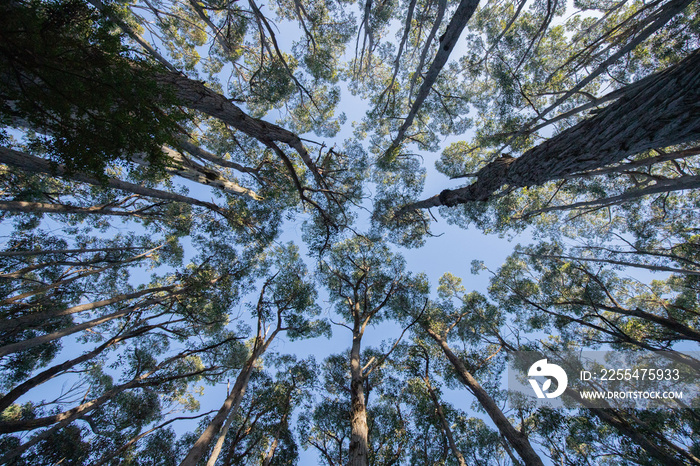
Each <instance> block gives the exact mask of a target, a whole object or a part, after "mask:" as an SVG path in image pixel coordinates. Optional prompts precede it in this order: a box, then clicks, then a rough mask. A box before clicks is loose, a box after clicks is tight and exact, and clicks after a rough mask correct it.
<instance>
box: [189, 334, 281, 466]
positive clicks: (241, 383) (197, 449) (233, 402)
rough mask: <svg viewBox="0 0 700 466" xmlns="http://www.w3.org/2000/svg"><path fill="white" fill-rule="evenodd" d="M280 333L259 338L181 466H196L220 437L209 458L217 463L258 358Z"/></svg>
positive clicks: (211, 461)
mask: <svg viewBox="0 0 700 466" xmlns="http://www.w3.org/2000/svg"><path fill="white" fill-rule="evenodd" d="M278 331H279V330H275V331H274V332H273V333H272V334H271V335H270V337H269V338H268V339H267V341H264V342H263V341H262V338H261V337H258V338H259V339H258V342H257V343H258V344H257V345H256V346H255V348H254V349H253V352H252V353H251V355H250V357H249V358H248V360H247V361H246V363H245V365H244V366H243V369H241V372H240V373H239V374H238V377H237V378H236V383H235V384H234V385H233V388H232V389H231V393H230V394H229V396H228V397H227V398H226V400H225V401H224V404H223V405H222V406H221V408H220V409H219V411H218V412H217V413H216V416H214V419H212V420H211V422H210V423H209V425H208V426H207V428H206V429H204V432H202V435H200V436H199V438H198V439H197V441H196V442H195V443H194V445H193V446H192V448H191V449H190V451H189V452H188V453H187V456H186V457H185V459H184V460H182V462H181V463H180V466H196V465H197V464H198V463H199V461H200V460H201V459H202V457H203V456H204V453H206V451H207V449H208V448H209V445H210V444H211V442H212V441H213V440H214V437H215V436H217V435H218V439H217V442H216V444H215V445H214V449H213V451H212V453H211V455H210V456H209V460H208V461H207V464H210V463H211V464H214V463H215V462H216V460H217V458H218V457H219V454H220V453H221V448H222V447H223V444H224V440H225V439H226V434H227V433H228V430H229V428H230V427H231V423H232V422H233V419H234V417H235V415H236V413H237V411H238V407H239V406H240V404H241V400H242V399H243V395H244V394H245V390H246V388H247V387H248V381H249V380H250V375H251V374H252V373H253V369H254V368H255V364H256V362H257V360H258V358H259V357H260V356H261V355H262V354H263V353H264V352H265V350H267V347H268V346H269V345H270V342H272V340H273V339H274V337H275V335H276V334H277V332H278Z"/></svg>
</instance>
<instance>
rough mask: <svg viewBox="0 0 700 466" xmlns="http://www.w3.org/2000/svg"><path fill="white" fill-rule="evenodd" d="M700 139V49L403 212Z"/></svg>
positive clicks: (529, 183) (483, 196)
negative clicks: (555, 132)
mask: <svg viewBox="0 0 700 466" xmlns="http://www.w3.org/2000/svg"><path fill="white" fill-rule="evenodd" d="M698 139H700V50H696V51H694V52H693V53H691V54H690V55H689V56H688V57H686V58H685V59H684V60H683V61H681V62H680V63H678V64H677V65H674V66H672V67H670V68H668V69H666V70H664V71H662V72H659V73H656V74H655V75H654V78H653V79H649V80H648V81H647V84H646V86H644V87H641V88H638V87H635V88H632V90H630V92H626V93H623V94H622V97H620V98H619V99H617V100H616V101H615V102H613V103H612V104H610V105H608V106H607V107H606V108H605V109H603V110H602V111H601V112H600V113H598V114H597V115H596V116H594V117H592V118H589V119H587V120H584V121H582V122H580V123H579V124H577V125H575V126H573V127H571V128H569V129H567V130H565V131H562V132H561V133H559V134H558V135H556V136H554V137H553V138H551V139H549V140H547V141H545V142H543V143H542V144H540V145H538V146H537V147H534V148H532V149H530V150H528V151H527V152H525V153H524V154H523V155H521V156H520V157H518V158H512V157H501V158H499V159H497V160H495V161H493V162H491V163H489V164H488V165H487V166H485V167H484V168H482V169H481V170H480V171H479V172H478V173H477V174H476V177H477V179H476V181H475V182H474V183H472V184H471V185H469V186H466V187H464V188H459V189H446V190H444V191H442V192H441V193H440V194H439V195H437V196H433V197H431V198H429V199H426V200H424V201H420V202H417V203H414V204H410V205H407V206H405V207H404V208H403V209H401V213H403V212H408V211H412V210H415V209H425V208H429V207H436V206H447V207H451V206H455V205H458V204H465V203H468V202H474V201H487V200H489V199H490V198H491V196H493V195H494V194H495V193H496V192H497V191H498V190H499V189H500V188H501V187H502V186H505V185H509V186H511V187H525V186H537V185H541V184H543V183H545V182H547V181H552V180H558V179H562V178H565V177H568V176H570V175H572V174H576V173H583V172H587V171H590V170H594V169H597V168H601V167H605V166H608V165H610V164H613V163H617V162H619V161H621V160H623V159H624V158H625V157H629V156H631V155H635V154H638V153H640V152H643V151H645V150H648V149H652V148H658V147H668V146H673V145H676V144H683V143H689V142H693V141H696V140H698Z"/></svg>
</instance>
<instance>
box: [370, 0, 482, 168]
mask: <svg viewBox="0 0 700 466" xmlns="http://www.w3.org/2000/svg"><path fill="white" fill-rule="evenodd" d="M478 5H479V0H462V1H461V2H460V3H459V6H457V10H456V11H455V14H454V16H453V17H452V20H450V24H448V25H447V29H445V33H444V34H443V35H442V37H440V48H438V50H437V53H436V54H435V58H434V59H433V62H432V63H431V64H430V68H428V72H427V73H426V74H425V78H424V80H423V84H421V86H420V88H419V89H418V94H417V95H416V100H414V101H413V105H412V106H411V109H410V110H409V112H408V115H407V116H406V120H404V123H403V125H401V128H399V132H398V134H397V135H396V138H394V140H393V141H392V142H391V144H390V145H389V148H388V149H387V150H386V152H385V155H384V159H385V160H387V161H390V160H391V159H392V158H394V151H396V150H397V149H398V147H399V146H400V145H401V142H402V141H403V139H404V136H405V135H406V131H407V130H408V129H409V128H410V127H411V125H412V124H413V120H414V119H415V117H416V115H417V114H418V111H419V110H420V108H421V106H422V105H423V102H425V99H426V98H427V97H428V94H429V93H430V89H432V88H433V84H435V81H436V80H437V78H438V75H439V74H440V71H442V68H443V67H444V66H445V63H447V59H448V58H450V54H451V53H452V49H454V47H455V45H456V44H457V40H458V39H459V36H461V35H462V31H463V30H464V28H465V27H466V25H467V22H469V19H470V18H471V17H472V15H473V14H474V12H475V11H476V7H477V6H478ZM418 72H420V70H418Z"/></svg>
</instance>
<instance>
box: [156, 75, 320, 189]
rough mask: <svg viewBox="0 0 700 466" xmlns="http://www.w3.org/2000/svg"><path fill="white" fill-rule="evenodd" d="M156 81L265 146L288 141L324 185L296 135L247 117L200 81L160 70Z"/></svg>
mask: <svg viewBox="0 0 700 466" xmlns="http://www.w3.org/2000/svg"><path fill="white" fill-rule="evenodd" d="M157 80H158V81H159V82H160V84H161V85H163V86H165V87H166V88H168V89H171V90H172V91H173V92H174V93H175V96H176V97H177V98H178V100H180V102H181V103H182V104H183V105H184V106H186V107H188V108H191V109H192V110H197V111H200V112H202V113H204V114H206V115H209V116H212V117H214V118H218V119H219V120H221V121H222V122H224V123H226V124H228V125H230V126H232V127H233V128H235V129H237V130H239V131H241V132H242V133H244V134H246V135H248V136H250V137H252V138H254V139H257V140H258V141H260V142H262V143H263V144H265V145H266V146H268V147H270V145H271V144H273V143H274V142H281V143H284V144H287V145H288V146H289V147H291V148H292V149H294V150H295V151H296V152H297V153H298V154H299V155H300V156H301V158H302V160H303V161H304V164H305V165H306V166H307V167H308V168H309V169H310V170H311V172H312V174H313V176H314V178H315V179H316V182H317V183H318V184H319V186H324V182H323V179H322V178H321V174H320V173H319V171H318V168H317V167H316V164H315V163H314V161H313V160H312V159H311V156H310V155H309V154H308V152H307V151H306V148H305V147H304V144H303V143H302V141H301V139H300V138H299V136H297V135H296V134H294V133H292V132H291V131H289V130H286V129H284V128H282V127H281V126H277V125H275V124H273V123H268V122H266V121H263V120H259V119H257V118H253V117H251V116H248V115H247V114H246V113H245V112H243V110H241V109H240V108H238V107H237V106H236V105H235V104H234V103H233V102H231V100H229V99H227V98H226V97H224V96H223V95H221V94H219V93H217V92H215V91H213V90H211V89H209V88H207V87H206V86H205V85H204V84H203V83H202V82H200V81H194V80H192V79H190V78H188V77H186V76H183V75H181V74H178V73H163V74H161V75H159V76H158V77H157Z"/></svg>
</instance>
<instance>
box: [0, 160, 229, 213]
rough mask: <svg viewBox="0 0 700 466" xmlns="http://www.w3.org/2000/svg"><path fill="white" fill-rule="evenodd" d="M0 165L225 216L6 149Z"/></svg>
mask: <svg viewBox="0 0 700 466" xmlns="http://www.w3.org/2000/svg"><path fill="white" fill-rule="evenodd" d="M0 163H4V164H7V165H11V166H13V167H17V168H19V169H21V170H24V171H28V172H30V173H41V174H45V175H57V176H61V177H63V178H66V179H69V180H74V181H79V182H81V183H87V184H91V185H94V186H99V187H103V186H105V185H107V186H109V187H110V188H114V189H119V190H121V191H126V192H130V193H134V194H140V195H142V196H148V197H152V198H155V199H163V200H166V201H175V202H182V203H185V204H189V205H194V206H199V207H205V208H207V209H210V210H212V211H214V212H217V213H219V214H221V215H223V216H226V215H225V212H224V210H223V209H222V208H221V207H219V206H217V205H216V204H213V203H211V202H206V201H200V200H198V199H193V198H191V197H187V196H183V195H182V194H176V193H171V192H168V191H162V190H160V189H153V188H147V187H145V186H141V185H138V184H135V183H129V182H127V181H122V180H119V179H116V178H107V179H106V180H104V181H100V180H98V179H97V178H93V177H91V176H89V175H85V174H82V173H69V172H68V171H67V170H66V167H64V166H63V165H59V164H52V163H51V162H49V161H48V160H45V159H42V158H40V157H34V156H33V155H29V154H27V153H24V152H19V151H16V150H13V149H9V148H7V147H0Z"/></svg>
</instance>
